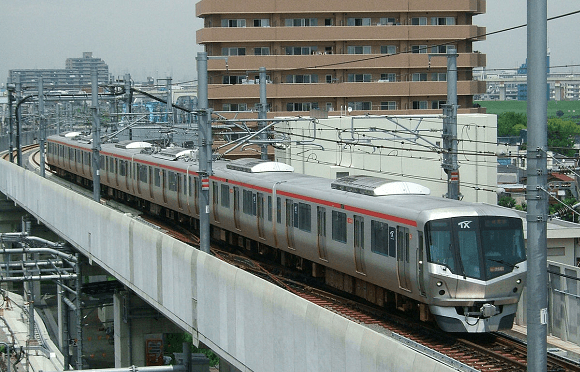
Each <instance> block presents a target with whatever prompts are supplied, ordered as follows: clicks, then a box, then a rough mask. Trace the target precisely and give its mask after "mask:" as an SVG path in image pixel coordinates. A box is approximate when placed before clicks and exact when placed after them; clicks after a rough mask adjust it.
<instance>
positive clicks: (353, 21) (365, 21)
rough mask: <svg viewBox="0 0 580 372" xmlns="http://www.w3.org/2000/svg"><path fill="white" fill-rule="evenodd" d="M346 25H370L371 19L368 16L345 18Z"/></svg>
mask: <svg viewBox="0 0 580 372" xmlns="http://www.w3.org/2000/svg"><path fill="white" fill-rule="evenodd" d="M346 25H347V26H370V25H371V19H370V18H347V19H346Z"/></svg>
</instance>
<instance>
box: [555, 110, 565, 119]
mask: <svg viewBox="0 0 580 372" xmlns="http://www.w3.org/2000/svg"><path fill="white" fill-rule="evenodd" d="M556 116H557V117H559V118H561V117H562V116H564V111H562V110H558V111H556Z"/></svg>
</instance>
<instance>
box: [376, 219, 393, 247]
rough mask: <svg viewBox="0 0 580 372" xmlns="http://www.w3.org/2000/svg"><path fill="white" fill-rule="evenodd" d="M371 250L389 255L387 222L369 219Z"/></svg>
mask: <svg viewBox="0 0 580 372" xmlns="http://www.w3.org/2000/svg"><path fill="white" fill-rule="evenodd" d="M371 251H373V252H375V253H380V254H384V255H387V256H388V255H389V225H388V224H386V223H384V222H380V221H375V220H372V221H371ZM393 256H394V255H393Z"/></svg>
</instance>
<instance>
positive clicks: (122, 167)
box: [119, 160, 127, 176]
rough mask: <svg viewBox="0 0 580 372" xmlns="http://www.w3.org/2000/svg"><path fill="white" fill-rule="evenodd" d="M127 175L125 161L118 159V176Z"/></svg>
mask: <svg viewBox="0 0 580 372" xmlns="http://www.w3.org/2000/svg"><path fill="white" fill-rule="evenodd" d="M126 175H127V161H126V160H119V176H126Z"/></svg>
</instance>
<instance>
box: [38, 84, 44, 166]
mask: <svg viewBox="0 0 580 372" xmlns="http://www.w3.org/2000/svg"><path fill="white" fill-rule="evenodd" d="M38 138H39V139H40V141H39V145H40V146H39V148H40V153H39V154H40V155H39V156H40V176H41V177H45V176H46V174H45V170H44V167H45V164H44V142H45V139H46V122H45V120H44V82H43V80H42V76H40V77H39V78H38Z"/></svg>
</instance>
